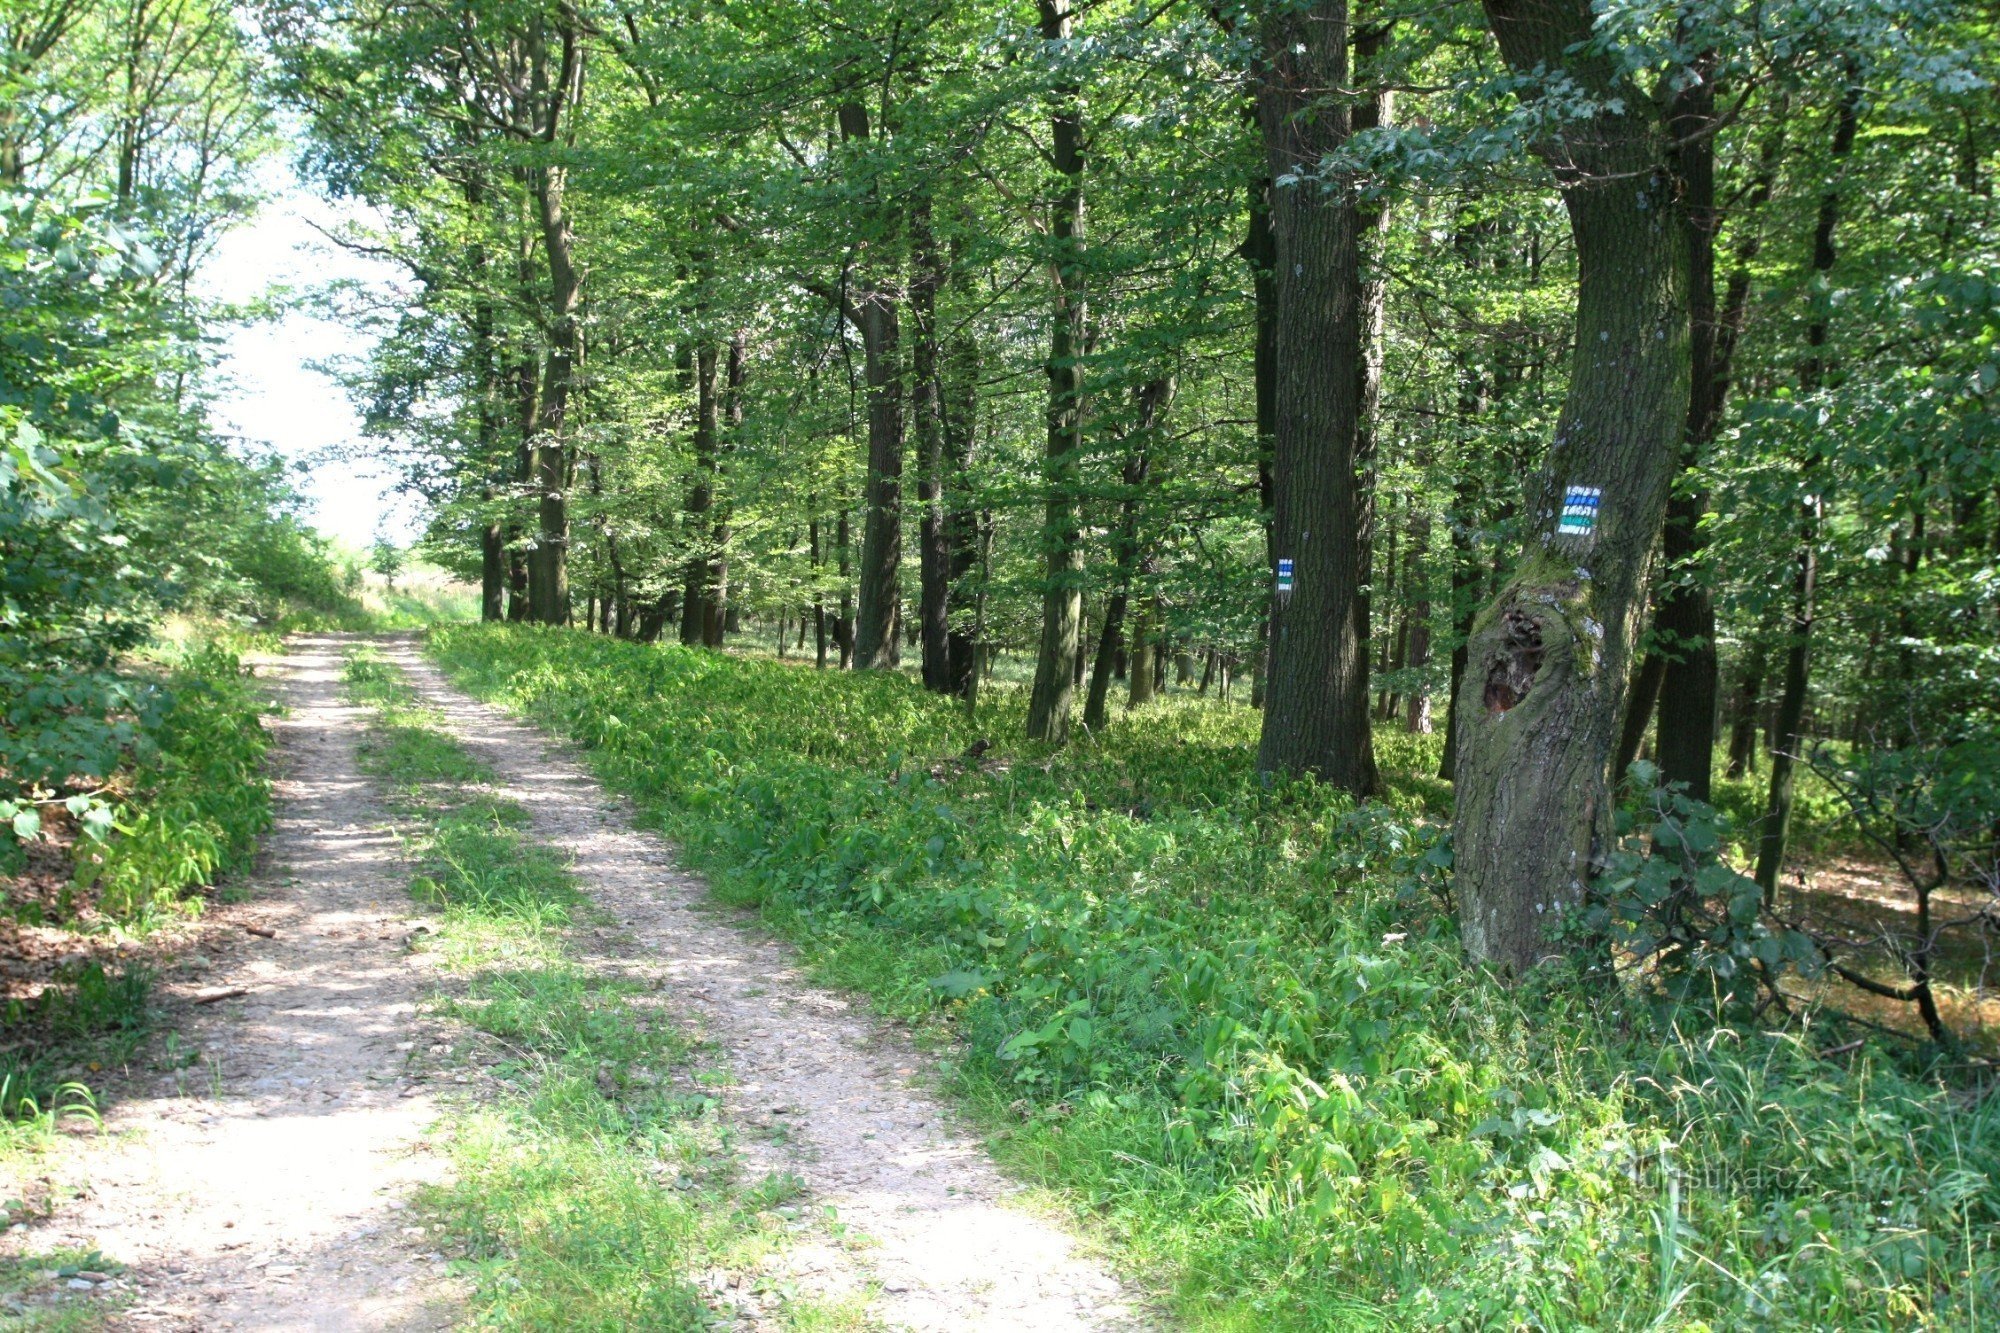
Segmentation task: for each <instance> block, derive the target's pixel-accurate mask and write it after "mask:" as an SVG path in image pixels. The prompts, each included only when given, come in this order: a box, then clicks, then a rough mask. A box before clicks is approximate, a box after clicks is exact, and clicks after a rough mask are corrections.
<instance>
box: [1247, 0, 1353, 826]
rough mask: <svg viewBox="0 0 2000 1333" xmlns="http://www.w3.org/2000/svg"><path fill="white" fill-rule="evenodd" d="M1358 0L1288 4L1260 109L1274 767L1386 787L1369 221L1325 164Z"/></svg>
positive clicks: (1339, 122)
mask: <svg viewBox="0 0 2000 1333" xmlns="http://www.w3.org/2000/svg"><path fill="white" fill-rule="evenodd" d="M1347 28H1348V25H1347V6H1346V3H1345V0H1317V2H1316V3H1313V4H1309V5H1303V6H1299V7H1297V8H1285V9H1280V10H1274V11H1273V12H1272V13H1271V14H1269V15H1268V16H1267V17H1266V19H1265V21H1264V30H1263V33H1262V59H1261V68H1260V71H1259V76H1258V90H1257V102H1258V118H1259V121H1260V124H1261V127H1262V131H1263V139H1264V149H1265V157H1266V160H1267V163H1268V165H1269V169H1270V173H1271V177H1272V180H1273V181H1274V182H1276V184H1274V186H1273V189H1272V193H1271V204H1270V218H1271V234H1272V241H1273V253H1274V259H1275V263H1274V264H1273V266H1272V271H1273V277H1274V280H1275V287H1276V317H1277V346H1276V349H1275V366H1274V370H1275V376H1276V383H1275V385H1274V396H1275V403H1274V412H1275V418H1276V420H1275V423H1274V425H1275V429H1274V430H1273V432H1272V437H1273V438H1272V496H1271V500H1272V531H1273V533H1274V534H1275V542H1276V550H1277V555H1278V558H1279V559H1280V560H1286V559H1289V560H1291V561H1292V562H1293V568H1294V571H1295V573H1294V583H1293V588H1292V591H1290V592H1289V593H1285V592H1279V593H1278V594H1277V596H1276V597H1275V598H1274V601H1273V607H1272V613H1271V639H1270V648H1269V656H1268V658H1267V663H1266V668H1265V687H1264V724H1263V737H1262V740H1261V741H1260V743H1259V745H1258V751H1257V767H1258V769H1259V771H1261V772H1267V773H1269V772H1282V773H1311V774H1315V775H1317V776H1319V777H1320V778H1322V779H1324V780H1326V781H1328V782H1331V783H1333V784H1335V785H1337V786H1340V787H1344V788H1346V789H1347V790H1349V791H1351V792H1354V793H1356V794H1366V793H1368V792H1370V791H1372V790H1374V787H1375V783H1376V776H1375V755H1374V748H1373V743H1372V739H1371V737H1370V734H1369V727H1368V656H1367V645H1366V639H1365V637H1364V634H1363V631H1362V628H1361V616H1363V615H1364V614H1365V613H1366V607H1365V605H1363V604H1362V603H1361V602H1360V598H1361V596H1362V586H1361V584H1362V579H1363V578H1364V577H1365V575H1366V570H1365V559H1366V552H1365V549H1364V542H1365V539H1366V533H1365V531H1364V529H1365V523H1366V519H1365V515H1364V513H1363V508H1364V503H1365V502H1364V498H1363V496H1362V491H1363V489H1364V485H1363V481H1362V478H1361V476H1360V475H1359V473H1358V470H1357V469H1358V466H1359V465H1360V463H1361V460H1360V459H1359V458H1358V457H1357V438H1356V435H1357V429H1358V426H1359V414H1360V410H1361V403H1360V390H1361V387H1362V384H1363V382H1364V378H1365V374H1366V366H1365V358H1364V353H1363V348H1362V340H1363V336H1364V329H1363V322H1362V311H1361V310H1360V308H1359V306H1360V299H1359V298H1360V296H1361V291H1362V282H1361V275H1360V267H1359V264H1360V260H1359V252H1358V238H1357V235H1356V231H1357V228H1358V226H1359V220H1358V219H1357V217H1356V215H1355V208H1354V202H1353V198H1352V194H1351V192H1350V191H1348V190H1347V189H1345V188H1336V189H1334V190H1328V189H1326V188H1324V186H1323V185H1322V183H1321V182H1320V181H1319V180H1318V179H1317V173H1318V172H1319V169H1320V163H1321V161H1322V159H1324V158H1325V157H1326V156H1327V155H1328V154H1330V153H1332V152H1334V151H1335V150H1337V149H1338V148H1339V147H1341V145H1342V144H1344V143H1345V142H1346V139H1347V136H1348V132H1349V129H1350V126H1351V122H1352V113H1351V111H1350V109H1349V108H1348V107H1347V106H1346V105H1344V104H1343V103H1342V102H1341V101H1340V100H1338V98H1337V97H1334V96H1330V95H1329V94H1330V91H1331V90H1337V89H1341V88H1344V87H1345V86H1346V84H1347V82H1348V79H1347V67H1348V61H1347V40H1348V30H1347Z"/></svg>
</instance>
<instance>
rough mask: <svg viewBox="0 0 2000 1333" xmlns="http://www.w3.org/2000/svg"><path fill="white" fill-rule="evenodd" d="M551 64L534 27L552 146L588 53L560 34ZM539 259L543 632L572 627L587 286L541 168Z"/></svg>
mask: <svg viewBox="0 0 2000 1333" xmlns="http://www.w3.org/2000/svg"><path fill="white" fill-rule="evenodd" d="M555 36H556V39H557V45H558V51H557V53H556V56H555V59H554V62H553V64H552V63H551V59H550V52H549V50H548V37H549V34H548V32H547V29H546V26H545V24H544V23H543V21H541V20H540V19H539V18H538V19H537V20H536V21H535V22H534V23H533V24H532V25H531V26H530V28H529V37H528V53H529V83H530V97H529V115H530V127H531V133H532V135H533V137H534V138H535V139H536V140H538V141H539V142H541V143H543V144H545V145H553V144H555V143H556V142H557V141H558V139H559V138H560V137H561V134H562V127H563V119H564V111H565V109H566V108H570V107H573V106H574V104H575V101H576V99H577V97H578V95H579V94H580V92H581V90H582V83H583V45H582V42H581V41H580V40H579V36H578V34H577V33H576V32H574V31H572V30H571V29H570V28H569V27H568V26H559V27H558V28H557V31H556V34H555ZM529 180H530V183H531V192H532V194H533V195H534V205H535V214H536V220H537V222H538V223H539V224H540V227H541V234H542V255H543V258H544V261H545V263H546V264H547V267H548V282H549V303H548V315H549V330H548V332H549V354H548V359H547V361H546V362H545V363H544V366H543V381H542V404H541V413H540V420H539V422H538V425H539V427H540V430H539V431H538V433H537V434H536V436H535V437H534V438H533V439H532V440H531V441H530V442H529V448H530V450H531V454H532V458H533V464H534V465H533V469H532V473H533V481H534V484H535V489H536V492H537V506H536V518H537V531H536V534H535V545H534V547H533V549H532V550H530V551H529V553H528V615H529V618H530V619H532V620H535V621H537V622H539V623H541V624H544V625H562V624H567V623H568V622H569V617H570V607H569V499H568V490H569V450H568V446H567V443H566V440H565V438H564V432H565V430H566V429H567V427H568V424H569V422H568V413H569V406H570V389H571V385H572V382H573V380H574V377H575V375H576V373H577V369H578V367H579V366H580V365H581V363H582V359H583V332H582V322H581V321H580V320H579V319H578V317H577V309H578V306H579V305H580V304H581V302H582V296H583V279H582V275H581V274H580V273H579V272H578V270H577V267H576V259H575V254H574V251H575V244H576V237H575V233H574V231H573V229H572V227H571V224H570V218H569V214H568V212H567V211H566V209H565V207H564V194H565V190H566V188H567V184H568V178H567V172H566V170H565V168H563V167H562V166H561V165H559V164H558V163H556V162H553V161H542V162H540V163H537V164H536V165H534V166H533V167H531V168H530V170H529Z"/></svg>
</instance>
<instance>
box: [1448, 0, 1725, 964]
mask: <svg viewBox="0 0 2000 1333" xmlns="http://www.w3.org/2000/svg"><path fill="white" fill-rule="evenodd" d="M1486 12H1487V16H1488V18H1489V20H1490V21H1491V23H1492V25H1493V32H1494V35H1495V37H1496V38H1497V39H1498V41H1499V44H1500V50H1501V52H1502V54H1503V55H1504V56H1505V57H1506V59H1507V62H1508V64H1509V65H1510V66H1512V67H1513V69H1514V70H1515V71H1516V72H1517V73H1519V74H1521V75H1523V76H1526V77H1528V78H1530V79H1533V80H1535V81H1536V82H1540V81H1541V80H1542V79H1543V78H1545V77H1546V73H1545V72H1546V71H1551V70H1555V71H1560V72H1561V73H1562V74H1564V75H1566V76H1567V78H1568V79H1569V80H1570V81H1572V84H1573V86H1574V87H1576V88H1578V89H1581V90H1582V91H1583V92H1585V93H1586V94H1587V95H1588V96H1589V97H1590V98H1591V100H1592V102H1593V103H1594V104H1595V109H1594V110H1593V111H1592V112H1591V114H1589V115H1587V116H1582V117H1578V116H1575V115H1573V114H1570V113H1568V112H1567V111H1566V112H1565V113H1564V114H1563V115H1562V116H1561V118H1559V119H1558V118H1553V117H1552V118H1551V121H1550V123H1549V126H1548V128H1547V129H1546V130H1545V131H1544V135H1543V138H1542V140H1541V142H1540V143H1539V144H1538V151H1539V152H1540V153H1541V155H1542V156H1543V158H1544V159H1545V160H1546V161H1548V163H1549V165H1550V166H1551V167H1552V168H1553V169H1554V171H1555V173H1556V178H1557V181H1558V183H1559V184H1560V185H1561V187H1562V194H1563V202H1564V204H1565V205H1566V207H1567V208H1568V211H1569V217H1570V227H1571V230H1572V232H1573V234H1574V235H1575V238H1576V248H1577V260H1578V267H1579V282H1578V290H1577V310H1576V350H1575V355H1574V362H1573V365H1572V367H1571V378H1570V387H1569V393H1568V396H1567V397H1566V399H1565V400H1564V403H1563V410H1562V415H1561V418H1560V419H1559V421H1558V423H1557V426H1556V433H1555V439H1554V441H1553V443H1552V445H1551V447H1550V450H1549V454H1548V458H1547V460H1546V462H1545V463H1544V465H1543V469H1542V473H1541V480H1540V482H1539V484H1538V485H1537V486H1535V487H1532V488H1531V489H1530V497H1531V500H1532V501H1533V510H1532V513H1533V518H1534V523H1533V527H1532V529H1531V535H1530V537H1529V538H1528V549H1527V550H1526V551H1525V552H1524V553H1523V555H1522V558H1521V562H1520V565H1519V567H1518V568H1517V570H1516V571H1515V574H1514V576H1513V578H1512V579H1511V580H1509V581H1508V583H1507V584H1506V585H1505V586H1504V587H1503V588H1502V589H1501V590H1500V593H1499V595H1498V596H1497V597H1496V598H1495V599H1494V601H1493V602H1492V603H1491V604H1490V605H1489V606H1487V607H1486V609H1485V610H1484V611H1483V612H1482V613H1481V614H1480V615H1479V617H1478V618H1477V619H1476V621H1475V622H1474V624H1473V629H1472V637H1471V642H1470V644H1469V645H1468V647H1469V654H1470V656H1469V669H1468V670H1467V671H1466V672H1465V676H1464V679H1463V681H1462V682H1461V684H1460V686H1459V697H1458V700H1457V705H1458V710H1457V711H1458V723H1457V725H1458V728H1459V734H1458V738H1457V739H1458V747H1457V771H1456V774H1455V786H1456V787H1457V792H1458V804H1457V812H1456V818H1455V820H1454V824H1453V834H1454V839H1455V843H1454V857H1455V865H1456V879H1457V889H1458V895H1459V911H1460V916H1461V919H1462V924H1463V927H1464V932H1465V943H1466V948H1467V949H1468V950H1469V951H1470V952H1471V953H1472V955H1473V956H1474V957H1476V958H1479V959H1482V960H1484V961H1488V962H1491V963H1494V964H1497V965H1498V966H1500V967H1501V968H1502V969H1504V970H1506V971H1509V972H1512V973H1514V974H1516V975H1518V974H1520V973H1522V972H1525V971H1526V970H1527V969H1528V968H1530V967H1532V966H1534V964H1535V963H1537V962H1538V961H1540V960H1541V959H1542V958H1543V957H1544V956H1545V955H1546V954H1547V952H1548V951H1549V948H1550V946H1549V944H1548V940H1547V935H1548V926H1549V924H1550V922H1551V921H1552V920H1553V918H1554V916H1556V915H1557V914H1560V913H1561V912H1562V911H1564V910H1565V909H1567V908H1568V907H1570V906H1572V905H1573V904H1575V903H1576V902H1577V901H1578V900H1579V899H1580V898H1581V897H1582V894H1583V888H1584V885H1585V883H1586V881H1587V880H1588V879H1589V876H1590V867H1591V861H1592V858H1593V856H1594V855H1595V854H1596V851H1597V849H1598V848H1599V847H1600V846H1602V845H1603V842H1604V839H1605V837H1606V835H1607V834H1608V822H1609V813H1610V809H1611V799H1610V788H1609V781H1608V775H1607V769H1608V766H1609V760H1610V756H1611V752H1612V747H1613V744H1614V742H1615V741H1616V739H1617V732H1618V723H1619V719H1620V715H1621V711H1622V708H1623V703H1624V697H1625V690H1626V677H1627V669H1628V666H1629V663H1630V659H1631V655H1632V646H1633V640H1634V638H1635V637H1636V631H1637V621H1638V617H1639V613H1640V612H1641V610H1642V609H1643V607H1644V603H1645V596H1644V591H1645V590H1644V579H1645V573H1646V566H1647V561H1648V558H1649V556H1650V554H1651V552H1652V547H1653V542H1654V539H1655V538H1656V537H1657V536H1658V535H1659V532H1660V526H1661V523H1662V521H1663V519H1664V518H1665V514H1666V504H1667V492H1668V488H1669V483H1670V482H1671V479H1672V474H1673V468H1674V461H1675V458H1676V449H1677V447H1678V443H1679V439H1680V429H1681V423H1682V417H1683V415H1684V414H1685V410H1686V406H1687V391H1688V390H1687V385H1688V314H1687V294H1686V286H1687V284H1686V276H1685V268H1686V247H1685V246H1684V245H1683V244H1682V233H1681V230H1680V226H1679V222H1678V218H1677V215H1676V213H1675V203H1674V199H1675V192H1674V183H1673V180H1672V178H1671V175H1670V173H1669V171H1668V169H1667V162H1668V138H1669V136H1668V135H1667V134H1666V132H1665V127H1664V124H1663V120H1662V113H1661V111H1660V108H1659V105H1658V103H1657V102H1656V101H1655V100H1654V99H1653V98H1652V97H1651V96H1650V95H1649V94H1648V93H1646V92H1645V91H1644V90H1642V89H1640V88H1637V87H1635V86H1633V85H1632V83H1631V81H1630V79H1629V78H1627V77H1626V76H1624V75H1622V74H1620V73H1619V72H1618V68H1617V65H1616V63H1615V62H1614V61H1613V60H1612V59H1611V58H1610V57H1609V55H1607V54H1606V53H1605V52H1604V51H1603V50H1601V49H1595V48H1593V46H1592V32H1591V27H1592V19H1591V15H1590V11H1589V10H1588V9H1587V8H1585V7H1583V6H1579V5H1569V4H1559V3H1550V2H1547V0H1489V2H1488V4H1487V6H1486ZM1524 96H1527V97H1529V98H1530V99H1531V100H1532V97H1533V93H1532V90H1531V91H1530V92H1528V93H1525V94H1524Z"/></svg>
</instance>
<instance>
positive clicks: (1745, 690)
mask: <svg viewBox="0 0 2000 1333" xmlns="http://www.w3.org/2000/svg"><path fill="white" fill-rule="evenodd" d="M1768 654H1769V649H1768V648H1767V647H1766V646H1765V643H1764V640H1763V639H1762V638H1761V637H1760V638H1758V639H1757V640H1756V641H1754V642H1753V643H1752V644H1751V645H1750V646H1749V647H1748V648H1746V649H1745V650H1744V657H1743V666H1742V668H1741V670H1740V674H1739V675H1738V676H1737V678H1736V702H1735V704H1734V705H1733V706H1732V707H1731V710H1730V719H1729V768H1728V775H1729V776H1730V777H1732V778H1741V777H1746V776H1748V775H1749V774H1751V773H1755V772H1756V771H1757V712H1758V708H1759V706H1760V705H1761V703H1762V701H1763V694H1764V671H1765V667H1766V664H1767V661H1768Z"/></svg>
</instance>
